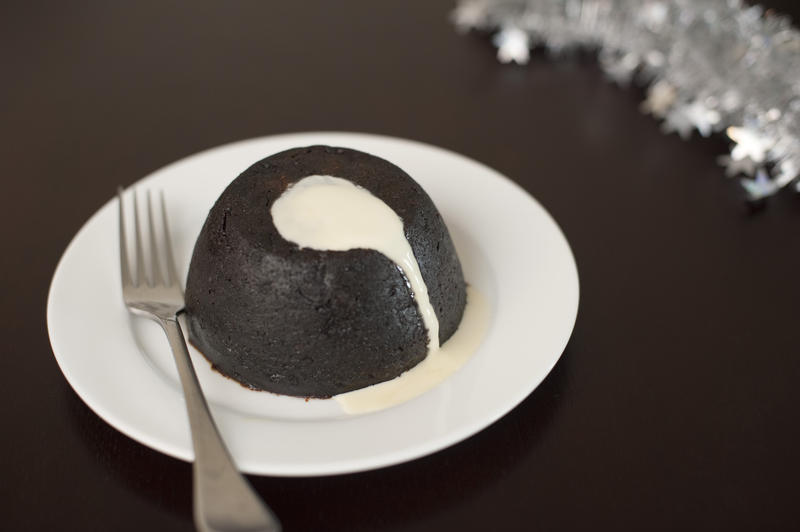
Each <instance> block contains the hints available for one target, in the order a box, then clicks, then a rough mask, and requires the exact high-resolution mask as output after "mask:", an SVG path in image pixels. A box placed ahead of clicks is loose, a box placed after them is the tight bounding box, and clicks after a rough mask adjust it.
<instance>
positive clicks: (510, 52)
mask: <svg viewBox="0 0 800 532" xmlns="http://www.w3.org/2000/svg"><path fill="white" fill-rule="evenodd" d="M494 44H495V46H497V59H499V60H500V62H501V63H510V62H512V61H514V62H515V63H517V64H518V65H524V64H525V63H527V62H528V59H530V38H529V37H528V34H527V33H525V32H524V31H522V30H521V29H519V28H517V27H514V26H509V27H507V28H503V29H502V30H501V31H500V33H498V34H497V35H495V36H494Z"/></svg>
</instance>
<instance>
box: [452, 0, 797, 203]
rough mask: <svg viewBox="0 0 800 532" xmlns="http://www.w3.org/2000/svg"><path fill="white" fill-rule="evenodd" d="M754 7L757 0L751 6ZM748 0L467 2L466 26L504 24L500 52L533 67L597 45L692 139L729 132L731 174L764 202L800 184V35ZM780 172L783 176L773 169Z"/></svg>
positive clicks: (619, 77)
mask: <svg viewBox="0 0 800 532" xmlns="http://www.w3.org/2000/svg"><path fill="white" fill-rule="evenodd" d="M748 4H750V5H748ZM751 4H752V2H748V1H746V0H459V2H458V6H457V7H456V8H455V10H454V12H453V14H452V20H453V23H454V24H455V26H456V27H457V29H458V30H459V31H462V32H463V31H466V30H469V29H474V28H478V29H481V30H489V31H493V32H495V36H494V44H495V45H496V46H497V49H498V50H497V57H498V59H499V60H500V61H501V62H503V63H511V62H514V63H518V64H525V63H527V62H528V61H529V56H530V49H531V47H532V46H533V45H535V46H536V47H537V48H538V47H540V46H541V47H542V48H544V49H545V50H547V51H549V52H551V53H552V54H553V55H554V56H561V55H563V54H564V52H565V51H568V50H577V49H581V48H583V49H588V50H592V51H596V52H597V58H598V61H599V63H600V66H601V68H602V69H603V71H604V72H605V73H606V75H607V77H608V78H610V79H611V80H613V81H615V82H617V83H618V84H620V85H627V84H629V83H630V82H632V81H636V82H639V83H642V84H644V85H649V88H648V89H647V97H646V99H645V101H644V102H642V104H641V110H642V111H643V112H645V113H649V114H652V115H653V116H655V117H656V118H659V119H661V120H662V121H663V122H662V128H663V130H664V131H665V132H667V133H669V132H675V133H677V134H678V135H680V136H681V137H682V138H684V139H688V138H689V137H691V134H692V132H693V131H694V130H697V132H698V134H699V135H701V136H710V135H711V134H712V133H714V132H716V131H722V130H724V131H725V132H726V133H727V136H728V137H729V138H730V139H731V140H732V141H733V144H732V146H731V153H730V155H729V156H728V157H727V158H720V159H719V161H720V163H721V164H722V165H723V166H725V173H726V174H727V175H729V176H733V175H742V174H743V175H745V176H755V178H754V179H745V180H743V182H742V183H743V186H745V188H746V190H747V192H748V196H750V197H752V198H760V197H763V196H764V195H766V194H770V193H774V192H775V191H776V190H778V189H780V188H783V187H787V186H788V185H790V184H793V183H794V187H793V188H798V189H800V77H798V72H800V31H799V30H798V29H797V28H796V27H794V26H792V23H791V21H790V20H789V19H788V17H784V16H782V15H780V14H779V13H777V12H775V11H774V10H765V9H763V8H760V7H757V6H752V5H751ZM770 174H771V175H770Z"/></svg>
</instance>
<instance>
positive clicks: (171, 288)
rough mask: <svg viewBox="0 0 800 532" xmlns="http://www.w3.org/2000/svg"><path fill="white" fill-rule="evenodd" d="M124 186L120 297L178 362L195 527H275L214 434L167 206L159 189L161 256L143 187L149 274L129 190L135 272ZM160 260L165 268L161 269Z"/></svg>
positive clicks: (222, 529)
mask: <svg viewBox="0 0 800 532" xmlns="http://www.w3.org/2000/svg"><path fill="white" fill-rule="evenodd" d="M122 195H123V190H122V188H119V189H118V190H117V196H118V199H119V259H120V268H121V273H122V297H123V299H124V300H125V304H126V305H127V307H128V309H129V310H130V311H131V312H132V313H133V314H136V315H140V316H146V317H148V318H151V319H153V320H155V321H156V322H158V324H159V325H161V327H162V328H163V329H164V332H165V333H166V334H167V339H168V340H169V345H170V347H171V348H172V354H173V355H174V357H175V364H176V365H177V367H178V374H179V375H180V380H181V385H182V386H183V394H184V396H185V398H186V410H187V413H188V415H189V426H190V429H191V435H192V445H193V447H194V455H195V456H194V465H193V471H194V520H195V524H196V525H197V528H198V529H199V530H201V531H203V532H206V531H209V532H210V531H219V532H225V531H256V530H259V531H270V532H272V531H279V530H280V529H281V525H280V522H279V521H278V519H277V518H276V517H275V515H274V514H273V513H272V511H271V510H270V509H269V508H268V507H267V506H266V505H265V504H264V503H263V502H262V501H261V499H260V498H259V496H258V495H257V494H256V492H255V491H254V490H253V488H252V487H251V486H250V484H249V483H248V482H247V480H246V479H245V478H244V477H243V476H242V474H241V473H240V472H239V471H238V470H237V469H236V466H235V465H234V463H233V459H232V458H231V455H230V453H229V452H228V450H227V448H226V447H225V444H224V443H223V441H222V438H221V437H220V435H219V431H218V430H217V427H216V425H215V424H214V420H213V419H212V418H211V413H210V412H209V410H208V405H207V404H206V400H205V398H204V397H203V392H202V391H201V390H200V383H199V382H198V380H197V375H196V374H195V372H194V368H193V367H192V362H191V359H190V358H189V351H188V350H187V348H186V342H185V340H184V339H183V333H182V332H181V328H180V325H179V324H178V319H177V315H178V313H179V312H181V311H182V310H183V307H184V302H183V289H182V288H181V284H180V279H179V277H178V275H177V273H176V270H175V262H174V260H173V257H172V243H171V242H170V236H169V228H168V227H167V210H166V207H165V204H164V194H163V193H162V194H161V195H160V196H161V219H162V225H163V229H162V233H163V241H164V242H163V244H164V245H163V246H162V247H163V248H165V251H164V253H163V261H160V260H159V258H158V257H159V255H160V254H161V253H159V250H158V248H159V246H158V244H157V242H156V228H155V222H154V216H153V205H152V202H151V200H150V193H149V191H148V193H147V218H148V225H149V231H148V233H149V237H150V238H149V240H150V242H149V246H148V247H149V249H150V261H149V270H150V275H148V274H147V268H146V267H145V254H144V251H143V246H142V239H143V237H142V230H141V228H140V225H141V224H140V223H139V209H138V205H137V200H136V192H134V194H133V215H134V225H135V227H134V241H135V242H134V248H135V252H134V254H135V262H136V274H135V275H132V271H131V264H130V263H129V262H128V245H127V240H126V237H125V233H126V231H125V216H124V212H123V199H122ZM162 262H163V266H164V269H163V270H162Z"/></svg>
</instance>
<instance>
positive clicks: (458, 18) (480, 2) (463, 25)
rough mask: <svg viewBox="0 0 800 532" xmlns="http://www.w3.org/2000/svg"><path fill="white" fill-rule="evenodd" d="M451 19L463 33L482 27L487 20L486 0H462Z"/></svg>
mask: <svg viewBox="0 0 800 532" xmlns="http://www.w3.org/2000/svg"><path fill="white" fill-rule="evenodd" d="M450 19H451V20H452V21H453V24H455V26H456V28H457V29H458V31H460V32H462V33H466V32H468V31H469V30H473V29H476V28H480V27H481V26H482V25H483V24H484V23H485V22H486V2H485V1H484V0H470V1H468V2H461V3H459V4H458V6H456V8H455V9H454V10H453V13H452V14H451V16H450Z"/></svg>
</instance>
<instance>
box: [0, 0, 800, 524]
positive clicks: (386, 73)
mask: <svg viewBox="0 0 800 532" xmlns="http://www.w3.org/2000/svg"><path fill="white" fill-rule="evenodd" d="M772 4H773V5H778V7H784V8H786V6H789V5H790V3H789V2H786V3H785V5H779V4H778V3H777V2H773V3H772ZM452 6H453V4H452V2H450V1H435V2H414V3H405V2H397V3H391V4H390V3H386V2H369V1H366V0H364V1H360V2H349V1H348V2H344V3H340V2H324V1H314V2H302V3H299V2H298V3H291V2H282V3H276V2H263V3H257V2H226V3H220V2H213V1H210V0H209V1H203V2H192V3H191V4H188V3H187V4H186V5H178V4H177V3H175V4H173V3H161V2H158V3H157V2H135V3H122V2H102V1H96V2H83V3H80V4H72V3H67V2H63V3H62V2H52V3H50V4H48V5H42V4H41V3H38V2H29V3H22V2H20V3H16V4H8V3H6V4H4V6H3V7H2V8H0V44H2V46H0V58H2V64H3V65H4V67H5V68H4V70H5V75H4V76H3V82H2V83H0V109H2V112H1V113H0V116H2V126H0V127H1V128H2V129H0V132H1V133H0V134H2V139H3V142H2V148H0V149H1V150H2V155H1V156H0V169H2V176H3V182H4V187H5V192H4V193H3V194H2V196H0V216H2V222H3V223H2V224H0V235H1V236H2V244H3V249H4V252H3V253H2V255H1V257H2V259H0V265H2V274H3V279H4V282H3V307H2V320H0V327H2V333H3V334H2V336H0V337H1V338H2V345H3V357H2V358H0V368H2V373H1V375H2V376H1V377H0V394H1V395H0V396H1V397H2V403H0V404H2V414H3V415H2V417H3V421H4V423H5V426H6V428H5V429H4V431H3V433H4V436H3V437H2V438H0V466H1V467H0V470H2V477H3V481H2V483H0V515H1V516H2V517H1V518H0V520H2V523H3V524H2V525H0V528H2V529H5V530H116V531H126V530H191V529H192V522H191V492H190V488H191V468H190V466H189V465H188V464H186V463H183V462H181V461H178V460H175V459H173V458H169V457H167V456H164V455H162V454H159V453H157V452H155V451H153V450H151V449H149V448H147V447H145V446H143V445H140V444H139V443H137V442H135V441H133V440H131V439H129V438H128V437H126V436H124V435H122V434H121V433H119V432H117V431H116V430H115V429H113V428H111V427H110V426H109V425H107V424H106V423H105V422H103V421H102V420H101V419H100V418H98V417H97V416H96V415H95V414H94V413H93V412H92V411H91V410H90V409H89V408H88V407H87V406H86V405H85V404H84V403H83V402H82V401H81V400H80V399H79V398H78V397H77V395H76V394H75V393H74V392H73V391H72V389H71V388H70V387H69V385H68V384H67V382H66V381H65V380H64V378H63V376H62V375H61V373H60V371H59V369H58V366H57V365H56V363H55V360H54V358H53V356H52V352H51V350H50V345H49V342H48V337H47V329H46V323H45V304H46V297H47V290H48V285H49V281H50V278H51V276H52V273H53V271H54V269H55V266H56V263H57V261H58V259H59V257H60V255H61V253H62V252H63V251H64V249H65V247H66V246H67V244H68V243H69V241H70V239H71V238H72V237H73V235H74V234H75V233H76V232H77V231H78V229H79V228H80V227H81V225H82V224H83V223H84V222H85V221H86V220H87V219H88V218H89V217H90V216H91V215H92V213H94V212H95V211H96V210H97V209H98V208H99V207H100V206H101V205H102V204H103V203H105V202H106V201H107V200H108V199H109V198H110V197H111V195H112V194H113V192H114V190H115V187H116V186H117V184H120V183H121V184H123V185H128V184H131V183H133V182H135V181H136V180H138V179H140V178H141V177H143V176H144V175H146V174H148V173H150V172H152V171H153V170H155V169H157V168H159V167H161V166H163V165H165V164H168V163H170V162H172V161H174V160H176V159H179V158H181V157H184V156H186V155H189V154H192V153H195V152H197V151H200V150H203V149H206V148H210V147H213V146H217V145H220V144H224V143H228V142H231V141H235V140H239V139H244V138H249V137H256V136H261V135H269V134H277V133H285V132H293V131H308V130H343V131H360V132H369V133H378V134H383V135H393V136H398V137H405V138H411V139H416V140H420V141H423V142H428V143H431V144H434V145H438V146H442V147H445V148H448V149H451V150H454V151H457V152H460V153H463V154H465V155H467V156H469V157H472V158H474V159H477V160H479V161H481V162H483V163H485V164H487V165H489V166H491V167H493V168H495V169H497V170H498V171H500V172H501V173H503V174H505V175H507V176H509V177H510V178H512V179H513V180H515V181H516V182H518V183H519V184H520V185H522V186H523V187H524V188H525V189H526V190H528V191H529V192H530V193H531V194H532V195H533V196H534V197H536V198H537V199H538V200H539V201H540V202H541V203H542V204H543V205H544V206H545V207H546V208H547V209H548V210H549V211H550V213H551V214H552V215H553V217H554V218H555V219H556V220H557V221H558V223H559V224H560V225H561V227H562V228H563V230H564V233H565V234H566V236H567V238H568V239H569V241H570V243H571V245H572V248H573V251H574V254H575V257H576V260H577V264H578V269H579V273H580V280H581V305H580V310H579V314H578V320H577V324H576V327H575V330H574V333H573V335H572V338H571V341H570V342H569V345H568V346H567V348H566V350H565V352H564V354H563V356H562V357H561V360H560V361H559V363H558V364H557V365H556V367H555V369H554V370H553V371H552V373H551V374H550V376H549V377H548V378H547V379H546V380H545V381H544V382H543V383H542V384H541V385H540V386H539V387H538V388H537V389H536V390H535V391H534V392H533V393H532V394H531V395H530V396H529V397H528V398H527V399H525V400H524V401H523V402H522V403H521V404H520V405H519V406H518V407H517V408H516V409H514V410H513V411H512V412H510V413H509V414H508V415H506V416H505V417H503V418H502V419H501V420H499V421H498V422H496V423H494V424H493V425H492V426H490V427H489V428H487V429H485V430H484V431H482V432H480V433H479V434H477V435H475V436H473V437H471V438H469V439H468V440H466V441H464V442H462V443H459V444H458V445H455V446H453V447H451V448H448V449H446V450H443V451H440V452H438V453H435V454H433V455H431V456H427V457H424V458H421V459H418V460H415V461H412V462H410V463H405V464H401V465H397V466H393V467H388V468H384V469H380V470H375V471H369V472H364V473H358V474H351V475H340V476H332V477H320V478H289V479H287V478H270V477H251V480H252V482H253V484H254V485H255V487H256V489H257V490H258V491H259V493H260V494H261V495H262V496H263V497H264V499H265V500H266V501H268V502H269V504H270V505H271V506H272V508H274V510H275V512H276V513H277V514H278V515H279V516H280V518H281V520H282V521H283V523H284V525H285V529H286V530H287V531H295V530H327V531H336V530H403V531H416V530H420V531H421V530H447V529H462V530H486V529H490V528H491V529H495V528H496V529H501V530H585V529H598V528H599V529H606V528H610V527H614V528H617V529H635V530H642V529H647V530H685V529H690V530H707V529H724V530H754V529H759V530H773V529H774V530H779V529H782V530H791V529H794V530H797V529H800V510H799V509H798V508H799V507H798V505H797V495H798V488H797V479H798V478H799V477H800V460H798V448H800V424H798V423H797V419H798V415H797V407H798V404H799V403H800V386H798V384H797V383H798V380H799V379H800V356H798V345H800V334H799V333H798V331H800V328H798V323H799V322H800V320H799V318H800V282H798V281H800V279H798V272H800V247H799V246H798V245H797V242H798V236H800V199H799V198H798V197H797V196H796V195H794V194H792V193H786V194H781V195H779V196H778V197H775V198H772V199H771V200H770V201H769V202H768V205H767V206H766V208H763V209H760V210H755V211H754V210H751V209H748V208H747V206H746V204H745V203H744V202H743V201H742V194H741V191H740V189H739V187H738V186H737V184H736V183H735V182H734V181H732V180H726V179H725V178H724V174H723V171H722V169H721V168H720V167H719V166H717V164H716V162H715V159H716V156H717V155H719V154H721V153H724V152H725V150H726V142H725V141H724V140H723V139H721V138H718V137H717V138H712V139H707V140H700V139H698V138H697V137H696V136H695V138H693V139H692V140H691V141H689V142H684V141H682V140H680V139H679V138H678V137H677V136H676V135H670V136H665V135H664V134H662V133H661V131H660V130H659V125H658V123H657V122H655V121H654V120H652V119H651V118H650V117H648V116H645V115H643V114H641V113H640V112H639V111H638V102H639V101H640V100H641V98H642V92H641V91H640V90H637V89H621V88H619V87H616V86H614V85H612V84H610V83H608V82H606V81H605V80H604V78H603V75H602V73H601V72H600V71H599V70H598V68H597V66H596V64H595V63H594V61H593V59H592V58H591V56H589V55H587V56H585V57H580V58H575V59H572V60H568V61H562V62H554V61H551V60H549V59H547V58H546V57H544V56H542V55H535V56H534V57H533V59H532V61H531V64H530V65H528V66H525V67H519V66H507V65H506V66H504V65H501V64H499V63H498V62H497V61H496V60H495V58H494V51H493V49H492V47H491V46H490V44H489V43H488V40H487V39H486V38H485V37H481V36H477V35H469V36H462V35H459V34H457V33H456V32H455V31H454V30H453V28H452V26H451V25H450V23H449V22H448V18H447V16H448V11H449V10H450V9H451V8H452ZM792 9H794V10H795V11H796V12H797V11H800V10H798V9H797V8H796V7H793V8H792ZM109 245H116V244H115V243H109ZM88 341H90V340H88ZM278 436H279V435H278Z"/></svg>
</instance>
